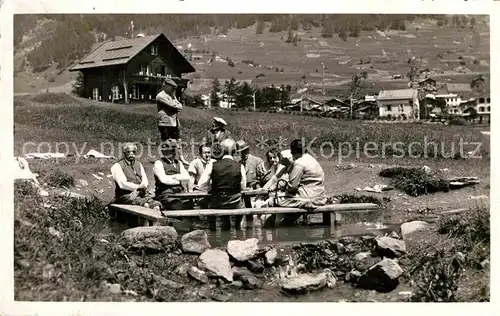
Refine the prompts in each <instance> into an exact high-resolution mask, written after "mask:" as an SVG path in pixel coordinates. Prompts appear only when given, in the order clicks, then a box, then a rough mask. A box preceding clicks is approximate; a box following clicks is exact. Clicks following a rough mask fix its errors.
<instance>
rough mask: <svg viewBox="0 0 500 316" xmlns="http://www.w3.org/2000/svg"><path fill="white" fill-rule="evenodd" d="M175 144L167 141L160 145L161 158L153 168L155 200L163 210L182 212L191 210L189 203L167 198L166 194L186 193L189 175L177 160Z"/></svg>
mask: <svg viewBox="0 0 500 316" xmlns="http://www.w3.org/2000/svg"><path fill="white" fill-rule="evenodd" d="M177 151H178V149H177V142H176V140H175V139H168V140H167V141H166V142H165V143H164V144H162V147H161V152H162V155H163V157H161V158H160V159H159V160H157V161H156V162H155V164H154V167H153V174H154V178H155V196H156V197H155V199H156V200H157V201H159V202H161V203H162V206H163V209H165V210H183V209H190V208H193V206H192V205H191V203H190V201H188V200H183V199H179V198H172V197H169V196H168V194H172V193H181V192H186V191H187V190H186V187H187V185H188V182H189V173H188V172H187V170H186V168H185V167H184V165H183V164H182V163H181V162H180V161H179V159H178V158H177Z"/></svg>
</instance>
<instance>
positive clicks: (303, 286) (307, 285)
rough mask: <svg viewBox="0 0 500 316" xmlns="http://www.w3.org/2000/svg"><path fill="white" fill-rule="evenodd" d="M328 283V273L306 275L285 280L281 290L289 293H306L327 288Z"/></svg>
mask: <svg viewBox="0 0 500 316" xmlns="http://www.w3.org/2000/svg"><path fill="white" fill-rule="evenodd" d="M326 283H327V276H326V273H319V274H310V273H304V274H298V275H296V276H293V277H291V278H286V279H284V280H283V281H282V284H281V289H282V290H283V291H285V292H289V293H305V292H309V291H315V290H319V289H321V288H323V287H325V286H326Z"/></svg>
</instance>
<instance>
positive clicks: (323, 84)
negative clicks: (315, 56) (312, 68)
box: [321, 63, 325, 112]
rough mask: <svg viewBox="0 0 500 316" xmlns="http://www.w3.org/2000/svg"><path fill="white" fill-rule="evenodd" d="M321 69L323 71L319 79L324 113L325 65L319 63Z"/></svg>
mask: <svg viewBox="0 0 500 316" xmlns="http://www.w3.org/2000/svg"><path fill="white" fill-rule="evenodd" d="M321 68H322V69H323V71H322V73H323V76H322V79H321V94H322V95H323V102H322V103H323V112H325V64H324V63H321Z"/></svg>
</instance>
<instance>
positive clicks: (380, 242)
mask: <svg viewBox="0 0 500 316" xmlns="http://www.w3.org/2000/svg"><path fill="white" fill-rule="evenodd" d="M375 240H376V242H377V252H378V253H379V254H380V256H382V257H389V258H395V257H399V256H401V255H403V254H405V253H406V243H405V242H404V241H402V240H399V239H394V238H391V237H378V238H376V239H375Z"/></svg>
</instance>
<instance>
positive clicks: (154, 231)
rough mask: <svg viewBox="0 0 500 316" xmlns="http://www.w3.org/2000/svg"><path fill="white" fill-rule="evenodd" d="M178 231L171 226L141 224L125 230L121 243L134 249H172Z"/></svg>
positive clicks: (121, 236) (121, 235)
mask: <svg viewBox="0 0 500 316" xmlns="http://www.w3.org/2000/svg"><path fill="white" fill-rule="evenodd" d="M177 237H178V235H177V231H176V230H175V229H174V228H173V227H170V226H141V227H135V228H130V229H127V230H124V231H123V232H122V233H121V234H120V243H121V244H122V245H123V246H126V247H130V248H132V249H144V250H153V251H164V250H170V249H171V248H172V247H174V246H175V244H176V240H177Z"/></svg>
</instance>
